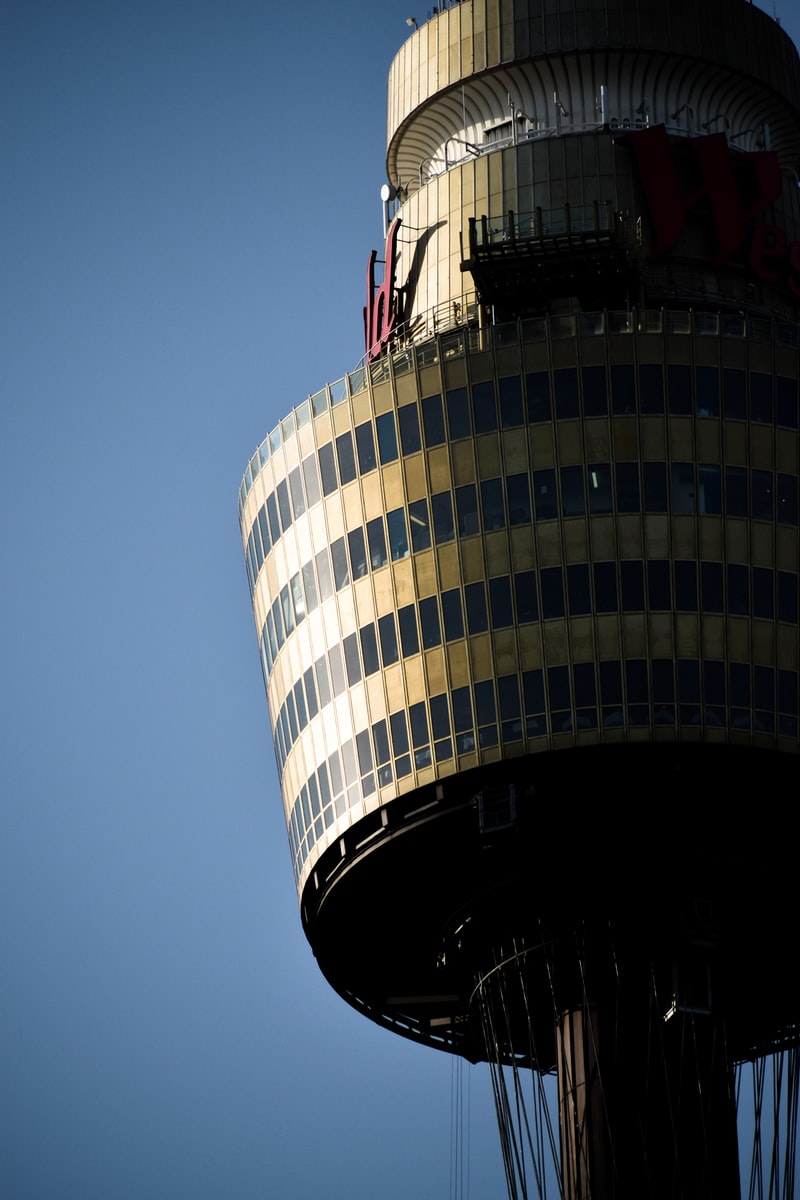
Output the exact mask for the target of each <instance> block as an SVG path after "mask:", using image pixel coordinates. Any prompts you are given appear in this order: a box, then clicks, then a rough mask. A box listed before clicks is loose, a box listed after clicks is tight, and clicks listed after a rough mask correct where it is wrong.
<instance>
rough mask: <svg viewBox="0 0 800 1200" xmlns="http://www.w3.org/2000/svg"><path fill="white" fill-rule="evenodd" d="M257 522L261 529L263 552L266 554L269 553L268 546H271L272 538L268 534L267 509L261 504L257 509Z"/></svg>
mask: <svg viewBox="0 0 800 1200" xmlns="http://www.w3.org/2000/svg"><path fill="white" fill-rule="evenodd" d="M258 524H259V527H260V529H261V541H262V544H263V546H264V554H265V555H267V554H269V552H270V548H271V546H272V538H271V537H270V535H269V524H268V522H267V511H266V509H265V508H264V507H263V505H262V507H261V508H260V509H259V510H258Z"/></svg>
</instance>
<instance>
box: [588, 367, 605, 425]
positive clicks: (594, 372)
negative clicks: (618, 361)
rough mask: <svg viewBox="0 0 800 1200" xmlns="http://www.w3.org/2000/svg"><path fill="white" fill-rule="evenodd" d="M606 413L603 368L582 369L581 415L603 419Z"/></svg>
mask: <svg viewBox="0 0 800 1200" xmlns="http://www.w3.org/2000/svg"><path fill="white" fill-rule="evenodd" d="M607 413H608V395H607V391H606V369H605V367H584V368H583V415H584V416H585V417H605V416H606V415H607Z"/></svg>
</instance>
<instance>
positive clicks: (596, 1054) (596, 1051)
mask: <svg viewBox="0 0 800 1200" xmlns="http://www.w3.org/2000/svg"><path fill="white" fill-rule="evenodd" d="M576 949H577V943H576ZM578 969H579V971H580V975H581V991H582V993H583V1012H584V1014H585V1016H584V1023H585V1026H586V1028H587V1029H588V1031H589V1036H590V1039H591V1043H592V1052H593V1054H592V1062H593V1069H594V1070H595V1072H596V1074H597V1081H598V1084H599V1087H600V1100H601V1102H602V1106H603V1118H604V1120H605V1124H606V1129H607V1130H608V1131H609V1133H612V1132H613V1126H612V1122H611V1117H610V1114H609V1111H608V1097H607V1095H606V1088H605V1083H604V1080H603V1069H602V1067H601V1065H600V1047H599V1046H598V1044H597V1034H596V1030H595V1026H594V1022H593V1021H592V1020H591V1019H590V1017H591V1008H590V1005H589V993H588V989H587V987H586V959H585V958H584V957H583V955H582V954H581V953H579V954H578ZM615 1025H616V1019H615ZM616 1036H617V1035H616V1029H615V1032H614V1048H615V1050H616V1047H617V1045H618V1043H617V1041H616ZM608 1143H609V1147H610V1150H611V1170H612V1176H613V1178H614V1179H616V1178H617V1160H616V1154H615V1147H614V1139H613V1136H612V1137H609V1139H608Z"/></svg>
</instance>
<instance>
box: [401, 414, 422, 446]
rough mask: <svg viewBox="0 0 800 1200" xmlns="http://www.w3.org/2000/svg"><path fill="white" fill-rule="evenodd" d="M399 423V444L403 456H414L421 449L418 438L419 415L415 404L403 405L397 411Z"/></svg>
mask: <svg viewBox="0 0 800 1200" xmlns="http://www.w3.org/2000/svg"><path fill="white" fill-rule="evenodd" d="M397 419H398V421H399V423H400V444H401V446H402V447H403V454H414V453H415V452H416V451H417V450H420V449H421V448H422V443H421V441H420V436H419V414H418V412H417V406H416V404H404V405H403V407H402V408H398V410H397Z"/></svg>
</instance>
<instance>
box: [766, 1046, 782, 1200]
mask: <svg viewBox="0 0 800 1200" xmlns="http://www.w3.org/2000/svg"><path fill="white" fill-rule="evenodd" d="M783 1057H784V1056H783V1055H782V1054H778V1055H776V1056H774V1057H773V1068H772V1153H771V1154H770V1162H769V1188H768V1195H769V1196H770V1198H772V1197H773V1196H774V1197H775V1198H776V1200H778V1196H779V1186H780V1175H779V1168H778V1159H779V1155H780V1095H781V1086H782V1084H783Z"/></svg>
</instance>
